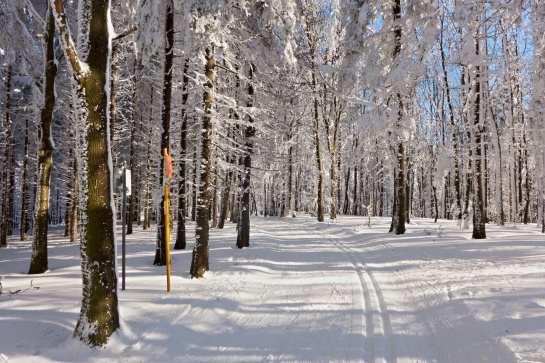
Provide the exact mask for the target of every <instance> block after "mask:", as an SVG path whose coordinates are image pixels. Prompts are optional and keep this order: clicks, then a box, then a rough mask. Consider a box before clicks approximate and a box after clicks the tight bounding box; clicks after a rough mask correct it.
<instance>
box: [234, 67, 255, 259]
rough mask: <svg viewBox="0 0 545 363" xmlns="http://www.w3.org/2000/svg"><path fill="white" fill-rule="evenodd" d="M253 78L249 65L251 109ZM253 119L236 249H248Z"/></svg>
mask: <svg viewBox="0 0 545 363" xmlns="http://www.w3.org/2000/svg"><path fill="white" fill-rule="evenodd" d="M253 76H254V66H253V64H250V67H249V74H248V81H249V84H248V102H247V104H246V106H247V107H248V108H252V107H253V106H254V99H253V98H254V93H255V91H254V85H253V84H252V81H253V78H254V77H253ZM253 121H254V120H253V119H252V117H251V116H248V124H247V126H246V128H245V130H244V153H243V156H242V161H243V165H242V166H243V167H244V169H243V172H242V174H241V183H240V189H241V196H240V219H239V225H238V234H237V247H238V248H244V247H250V174H251V170H252V156H251V154H252V148H253V137H254V136H255V128H254V126H253Z"/></svg>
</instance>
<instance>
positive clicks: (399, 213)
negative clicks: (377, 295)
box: [391, 0, 407, 235]
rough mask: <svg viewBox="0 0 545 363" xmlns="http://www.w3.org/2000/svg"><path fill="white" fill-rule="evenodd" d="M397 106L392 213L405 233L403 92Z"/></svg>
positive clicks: (397, 8)
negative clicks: (402, 135) (402, 134)
mask: <svg viewBox="0 0 545 363" xmlns="http://www.w3.org/2000/svg"><path fill="white" fill-rule="evenodd" d="M392 11H393V17H394V21H396V22H399V21H400V20H401V0H395V2H394V6H393V7H392ZM401 35H402V34H401V24H396V25H395V27H394V36H395V48H394V52H393V55H392V58H393V60H394V61H395V60H396V58H397V57H398V56H399V54H400V53H401ZM396 97H397V107H398V114H397V116H398V119H397V126H396V127H397V131H398V135H396V138H397V139H398V140H397V141H396V143H397V145H396V150H395V151H396V154H397V155H396V160H397V164H396V173H395V179H394V212H393V215H392V228H391V230H392V232H394V233H395V234H397V235H399V234H404V233H405V208H406V202H405V198H406V197H407V196H406V189H405V148H404V146H403V142H402V141H401V140H400V138H401V127H402V125H401V121H402V117H403V101H402V98H401V94H400V93H399V91H398V93H397V96H396Z"/></svg>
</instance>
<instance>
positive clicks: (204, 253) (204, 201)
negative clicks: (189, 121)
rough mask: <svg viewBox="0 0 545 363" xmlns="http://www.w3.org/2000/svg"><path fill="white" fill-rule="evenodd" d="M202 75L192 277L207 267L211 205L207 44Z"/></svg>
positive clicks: (211, 77) (209, 51)
mask: <svg viewBox="0 0 545 363" xmlns="http://www.w3.org/2000/svg"><path fill="white" fill-rule="evenodd" d="M205 59H206V66H205V69H204V71H205V76H206V79H207V80H206V83H205V84H204V94H203V103H204V117H203V124H202V131H201V132H202V153H201V162H200V166H201V168H200V170H201V181H200V183H199V195H198V198H197V200H198V202H199V204H198V205H197V211H196V222H197V228H196V232H195V247H194V249H193V255H192V259H191V269H190V274H191V278H201V277H203V276H204V273H205V272H206V271H208V270H209V265H208V256H209V238H210V235H209V233H210V230H209V229H210V226H209V225H208V215H209V208H210V172H211V168H212V160H211V159H212V92H213V89H214V69H215V66H216V60H215V57H214V49H213V47H211V46H209V47H207V48H206V49H205Z"/></svg>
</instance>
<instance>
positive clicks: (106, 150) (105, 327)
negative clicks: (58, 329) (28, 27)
mask: <svg viewBox="0 0 545 363" xmlns="http://www.w3.org/2000/svg"><path fill="white" fill-rule="evenodd" d="M53 3H54V4H55V14H54V15H55V16H54V17H55V19H56V21H57V28H58V30H59V39H60V41H61V44H62V47H63V48H64V52H65V55H66V58H67V60H68V61H69V62H70V64H71V66H72V70H73V75H74V76H75V78H76V80H77V83H78V90H77V95H78V105H77V109H78V110H80V112H81V113H80V115H79V116H80V120H79V123H80V125H79V127H78V131H79V132H81V133H82V134H81V137H80V138H79V139H80V140H81V147H82V150H81V153H82V154H83V155H84V157H83V158H81V160H82V163H83V165H79V171H80V173H81V174H80V176H81V177H80V181H81V183H82V190H85V191H86V198H85V199H84V201H83V202H84V203H83V210H84V213H85V219H84V224H83V226H82V227H83V230H82V238H81V249H80V250H81V260H82V261H81V268H82V278H83V289H82V295H83V297H82V304H81V311H80V316H79V319H78V323H77V325H76V329H75V331H74V336H76V337H78V338H79V339H81V340H82V341H84V342H85V343H86V344H88V345H90V346H104V345H105V344H106V343H107V342H108V339H109V337H110V336H111V335H112V334H113V333H114V332H115V331H116V330H117V329H118V328H119V311H118V298H117V272H116V268H115V267H116V256H115V244H114V242H115V230H114V228H115V219H114V210H113V203H112V202H113V194H112V191H113V188H112V185H111V180H112V172H113V170H111V165H112V164H111V163H112V155H111V150H110V145H109V141H110V140H109V138H108V128H109V122H110V120H109V114H108V104H109V99H108V97H107V96H108V95H107V90H108V87H109V84H108V82H107V74H108V70H109V62H110V56H111V54H110V53H111V52H110V49H111V37H110V33H109V28H108V26H109V12H110V9H109V2H105V1H102V0H82V2H81V3H80V9H84V11H83V13H82V14H80V16H81V17H82V18H81V19H80V22H79V31H78V34H79V40H80V41H81V42H82V44H85V48H86V50H87V52H84V53H82V54H80V55H79V56H81V57H79V56H78V54H77V51H76V49H75V46H74V44H73V43H72V41H71V37H72V36H71V34H70V31H69V29H68V26H67V22H66V18H65V11H64V6H63V1H62V0H51V4H53ZM82 62H85V65H88V68H86V69H84V68H83V65H84V63H82ZM89 186H92V187H89Z"/></svg>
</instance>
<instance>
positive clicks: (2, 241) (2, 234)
mask: <svg viewBox="0 0 545 363" xmlns="http://www.w3.org/2000/svg"><path fill="white" fill-rule="evenodd" d="M11 72H12V66H11V65H9V66H8V71H7V75H6V133H5V136H4V140H5V143H6V144H5V145H4V165H3V167H2V186H3V188H2V211H1V213H0V248H2V247H7V246H8V241H7V237H8V225H7V222H8V221H7V217H8V187H7V185H8V166H9V148H10V144H11V133H12V131H13V130H12V127H13V123H12V121H11V114H10V113H11Z"/></svg>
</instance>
